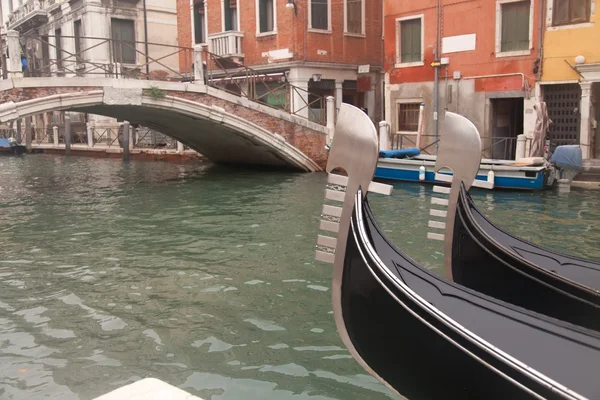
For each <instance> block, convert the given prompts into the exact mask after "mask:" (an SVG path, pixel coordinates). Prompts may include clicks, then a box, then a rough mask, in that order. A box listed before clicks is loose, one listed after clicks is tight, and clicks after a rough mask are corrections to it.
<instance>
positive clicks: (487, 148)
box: [392, 133, 531, 160]
mask: <svg viewBox="0 0 600 400" xmlns="http://www.w3.org/2000/svg"><path fill="white" fill-rule="evenodd" d="M481 141H482V142H483V146H484V147H483V149H482V150H481V155H482V157H485V158H492V159H496V160H514V159H515V156H516V151H517V138H516V137H482V138H481ZM438 142H439V139H438V140H435V135H421V143H426V144H425V145H423V146H421V148H420V149H419V150H420V151H421V153H422V154H428V155H433V154H434V146H435V144H436V143H438ZM525 144H526V147H525V148H526V149H527V148H530V147H531V139H530V138H527V139H526V143H525ZM407 147H417V135H416V134H406V133H396V134H393V135H392V150H398V149H403V148H407Z"/></svg>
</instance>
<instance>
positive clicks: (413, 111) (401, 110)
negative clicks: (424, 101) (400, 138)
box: [396, 103, 421, 133]
mask: <svg viewBox="0 0 600 400" xmlns="http://www.w3.org/2000/svg"><path fill="white" fill-rule="evenodd" d="M420 106H421V104H420V103H398V128H397V129H396V130H397V131H398V132H415V133H416V132H418V130H419V107H420Z"/></svg>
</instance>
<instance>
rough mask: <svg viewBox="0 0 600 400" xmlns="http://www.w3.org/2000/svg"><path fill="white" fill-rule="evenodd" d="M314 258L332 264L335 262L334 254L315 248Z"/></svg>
mask: <svg viewBox="0 0 600 400" xmlns="http://www.w3.org/2000/svg"><path fill="white" fill-rule="evenodd" d="M315 259H316V260H317V261H321V262H325V263H329V264H333V263H334V262H335V254H333V253H326V252H324V251H319V250H317V251H315Z"/></svg>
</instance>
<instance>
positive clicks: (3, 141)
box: [0, 139, 10, 147]
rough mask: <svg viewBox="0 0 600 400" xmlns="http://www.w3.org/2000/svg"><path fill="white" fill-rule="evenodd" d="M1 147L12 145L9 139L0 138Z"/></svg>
mask: <svg viewBox="0 0 600 400" xmlns="http://www.w3.org/2000/svg"><path fill="white" fill-rule="evenodd" d="M0 147H10V143H9V142H8V139H0Z"/></svg>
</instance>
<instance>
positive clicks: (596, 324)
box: [452, 188, 600, 330]
mask: <svg viewBox="0 0 600 400" xmlns="http://www.w3.org/2000/svg"><path fill="white" fill-rule="evenodd" d="M473 207H474V205H473V204H472V203H471V204H470V203H469V198H468V193H467V192H466V190H464V188H462V190H461V194H460V196H459V200H458V204H457V212H456V218H455V224H454V235H453V245H452V278H453V280H454V281H455V282H456V283H459V284H461V285H464V286H466V287H469V288H471V289H473V290H476V291H478V292H481V293H485V294H487V295H489V296H492V297H494V298H497V299H500V300H502V301H506V302H508V303H511V304H515V305H518V306H521V307H524V308H527V309H529V310H532V311H535V312H538V313H541V314H544V315H548V316H551V317H554V318H558V319H561V320H564V321H568V322H570V323H573V324H576V325H580V326H584V327H586V328H590V329H594V330H600V297H599V296H598V294H597V293H596V292H594V291H593V290H590V289H589V288H586V287H583V286H581V285H578V284H575V283H574V282H572V281H570V280H568V279H565V278H564V277H563V276H561V275H559V274H557V273H555V272H554V271H552V270H548V269H546V268H543V267H541V266H539V265H537V264H533V263H531V262H530V261H528V260H527V259H525V258H523V257H521V256H519V255H518V254H515V251H514V249H513V248H510V247H507V246H503V245H502V244H501V243H500V242H499V241H497V240H495V239H494V237H496V238H498V237H500V236H501V234H504V235H506V234H505V233H503V232H501V231H500V230H498V229H497V228H495V227H494V226H493V225H491V224H490V226H491V227H493V228H494V229H496V230H495V231H491V229H490V226H483V227H482V226H481V225H480V224H479V223H478V219H477V218H476V216H475V215H474V213H473V209H472V208H473ZM484 228H486V229H484ZM540 251H542V250H541V249H540Z"/></svg>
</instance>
